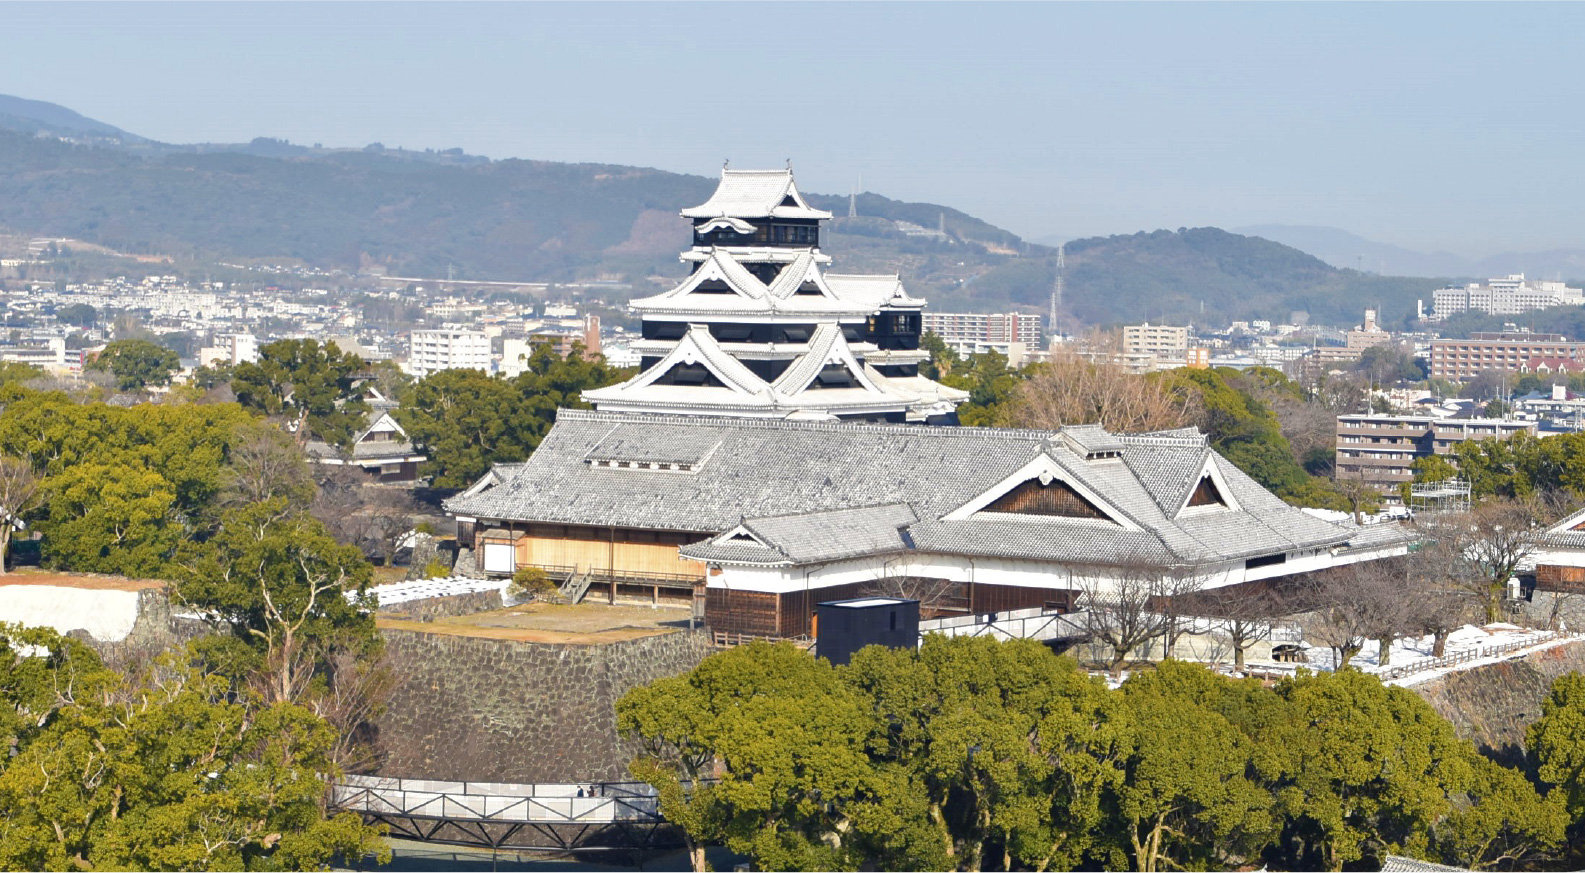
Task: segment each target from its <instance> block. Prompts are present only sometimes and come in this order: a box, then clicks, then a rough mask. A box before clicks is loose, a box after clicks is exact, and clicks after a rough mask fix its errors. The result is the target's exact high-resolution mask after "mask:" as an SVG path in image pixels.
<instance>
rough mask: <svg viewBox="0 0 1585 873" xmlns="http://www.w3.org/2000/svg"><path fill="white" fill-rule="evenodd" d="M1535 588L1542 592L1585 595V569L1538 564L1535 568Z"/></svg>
mask: <svg viewBox="0 0 1585 873" xmlns="http://www.w3.org/2000/svg"><path fill="white" fill-rule="evenodd" d="M1535 587H1536V588H1538V589H1540V590H1542V591H1564V592H1568V593H1571V594H1585V567H1564V566H1561V565H1559V564H1537V565H1536V568H1535Z"/></svg>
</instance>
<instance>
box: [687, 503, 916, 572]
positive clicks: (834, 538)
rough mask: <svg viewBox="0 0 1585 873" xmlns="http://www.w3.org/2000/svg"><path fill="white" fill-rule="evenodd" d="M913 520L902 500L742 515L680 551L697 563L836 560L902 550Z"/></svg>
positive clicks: (778, 562)
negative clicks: (730, 525) (735, 522)
mask: <svg viewBox="0 0 1585 873" xmlns="http://www.w3.org/2000/svg"><path fill="white" fill-rule="evenodd" d="M917 520H918V519H917V517H916V516H915V515H914V511H913V508H912V507H910V506H909V505H908V504H906V503H888V504H883V505H881V506H859V507H854V508H851V509H835V510H829V511H818V512H803V513H793V514H790V515H773V516H767V517H763V518H745V519H743V521H742V522H740V523H739V524H738V527H736V528H734V529H732V530H728V531H724V532H722V533H721V534H718V535H717V536H714V537H711V538H710V539H708V540H706V541H704V542H702V543H695V544H693V545H690V546H684V547H682V548H681V549H680V550H679V551H680V553H681V554H682V555H683V557H686V558H692V559H694V560H699V561H710V560H717V559H718V557H719V558H724V559H725V560H729V561H734V562H744V563H760V564H790V563H808V562H814V561H835V560H840V559H842V558H848V557H853V556H855V555H867V554H874V553H877V552H897V551H901V550H903V549H905V548H907V545H908V544H907V541H906V540H905V538H904V537H903V534H902V530H903V529H904V528H905V527H907V526H908V525H910V524H912V523H913V522H915V521H917ZM745 534H746V535H748V539H747V540H745V538H744V535H745ZM750 540H751V541H750ZM727 555H731V557H726V556H727ZM745 559H747V560H745Z"/></svg>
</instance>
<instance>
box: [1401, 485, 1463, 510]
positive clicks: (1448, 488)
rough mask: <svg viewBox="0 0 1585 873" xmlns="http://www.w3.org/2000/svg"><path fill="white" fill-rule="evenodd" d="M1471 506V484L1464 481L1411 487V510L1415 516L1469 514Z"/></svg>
mask: <svg viewBox="0 0 1585 873" xmlns="http://www.w3.org/2000/svg"><path fill="white" fill-rule="evenodd" d="M1469 504H1470V499H1469V482H1468V481H1466V480H1464V479H1443V480H1442V481H1440V482H1415V483H1414V484H1412V485H1410V486H1409V510H1410V511H1411V512H1413V513H1414V514H1415V515H1419V514H1421V513H1440V512H1468V511H1469Z"/></svg>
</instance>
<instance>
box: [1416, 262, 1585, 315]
mask: <svg viewBox="0 0 1585 873" xmlns="http://www.w3.org/2000/svg"><path fill="white" fill-rule="evenodd" d="M1431 300H1432V316H1431V317H1432V319H1433V320H1436V321H1441V320H1442V319H1444V318H1447V317H1448V316H1450V315H1457V314H1458V313H1460V312H1470V311H1475V312H1484V313H1487V314H1488V315H1517V314H1519V313H1521V312H1529V311H1531V310H1532V309H1546V308H1547V307H1549V306H1579V305H1581V304H1582V303H1585V291H1582V290H1581V289H1579V288H1570V287H1568V286H1567V285H1564V284H1563V283H1562V282H1542V281H1533V280H1532V281H1527V280H1526V279H1525V277H1524V274H1523V273H1515V274H1513V275H1511V276H1504V277H1502V278H1499V279H1487V280H1486V281H1485V282H1484V283H1481V282H1471V283H1470V284H1468V285H1464V286H1463V287H1459V286H1453V285H1450V286H1448V287H1446V288H1438V289H1437V290H1436V291H1433V292H1431Z"/></svg>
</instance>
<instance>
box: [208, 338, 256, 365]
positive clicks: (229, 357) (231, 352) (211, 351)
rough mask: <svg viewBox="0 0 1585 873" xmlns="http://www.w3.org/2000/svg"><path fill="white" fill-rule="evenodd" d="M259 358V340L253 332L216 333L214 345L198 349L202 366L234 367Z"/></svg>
mask: <svg viewBox="0 0 1585 873" xmlns="http://www.w3.org/2000/svg"><path fill="white" fill-rule="evenodd" d="M258 360H259V340H258V337H255V336H254V335H253V334H251V333H222V334H216V335H215V338H214V345H212V346H205V347H203V348H201V349H199V350H198V365H199V366H200V367H213V366H215V365H217V364H218V365H220V366H222V367H234V366H236V365H237V364H242V363H255V362H257V361H258Z"/></svg>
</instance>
